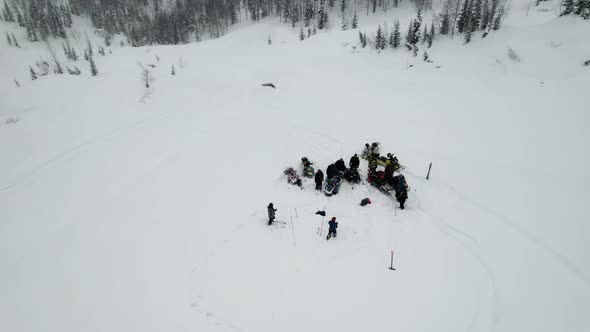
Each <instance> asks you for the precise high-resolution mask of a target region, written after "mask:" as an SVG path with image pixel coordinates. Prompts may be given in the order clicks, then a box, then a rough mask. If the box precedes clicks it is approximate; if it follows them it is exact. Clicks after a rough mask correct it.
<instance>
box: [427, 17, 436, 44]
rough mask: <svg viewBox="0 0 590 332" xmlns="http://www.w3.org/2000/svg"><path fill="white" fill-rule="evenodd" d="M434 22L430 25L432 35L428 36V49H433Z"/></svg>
mask: <svg viewBox="0 0 590 332" xmlns="http://www.w3.org/2000/svg"><path fill="white" fill-rule="evenodd" d="M434 34H435V31H434V22H433V23H432V24H431V25H430V33H429V34H428V48H430V47H432V41H433V40H434Z"/></svg>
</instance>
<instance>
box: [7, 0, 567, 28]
mask: <svg viewBox="0 0 590 332" xmlns="http://www.w3.org/2000/svg"><path fill="white" fill-rule="evenodd" d="M561 6H562V7H563V11H562V12H561V14H559V16H565V15H569V14H571V13H573V12H574V0H564V1H563V3H562V4H561ZM10 22H11V21H10ZM495 26H496V22H495V21H494V27H495ZM494 30H497V29H494Z"/></svg>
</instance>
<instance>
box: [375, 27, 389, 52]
mask: <svg viewBox="0 0 590 332" xmlns="http://www.w3.org/2000/svg"><path fill="white" fill-rule="evenodd" d="M385 45H386V43H385V36H384V35H383V30H382V29H381V25H379V27H378V28H377V35H376V36H375V47H377V49H378V50H383V49H385Z"/></svg>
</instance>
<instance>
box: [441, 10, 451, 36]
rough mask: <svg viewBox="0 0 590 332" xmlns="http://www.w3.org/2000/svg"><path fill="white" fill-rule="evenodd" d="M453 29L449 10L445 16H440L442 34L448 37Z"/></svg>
mask: <svg viewBox="0 0 590 332" xmlns="http://www.w3.org/2000/svg"><path fill="white" fill-rule="evenodd" d="M450 29H451V19H450V17H449V9H448V8H447V9H446V10H445V12H444V13H443V14H441V15H440V34H441V35H448V34H449V31H450Z"/></svg>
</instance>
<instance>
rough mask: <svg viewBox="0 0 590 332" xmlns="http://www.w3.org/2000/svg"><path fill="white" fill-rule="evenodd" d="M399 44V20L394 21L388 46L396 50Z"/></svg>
mask: <svg viewBox="0 0 590 332" xmlns="http://www.w3.org/2000/svg"><path fill="white" fill-rule="evenodd" d="M400 43H401V33H400V31H399V20H395V23H394V26H393V31H391V37H390V39H389V45H391V47H393V48H398V47H399V44H400Z"/></svg>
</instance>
